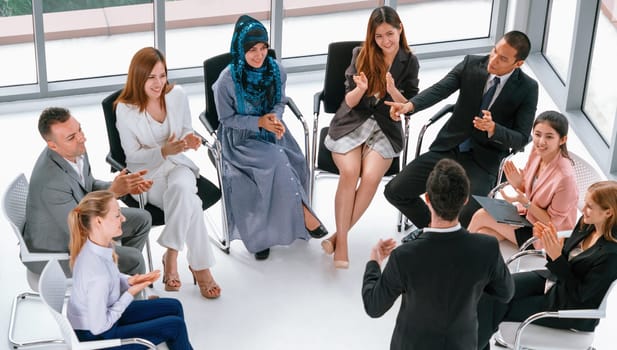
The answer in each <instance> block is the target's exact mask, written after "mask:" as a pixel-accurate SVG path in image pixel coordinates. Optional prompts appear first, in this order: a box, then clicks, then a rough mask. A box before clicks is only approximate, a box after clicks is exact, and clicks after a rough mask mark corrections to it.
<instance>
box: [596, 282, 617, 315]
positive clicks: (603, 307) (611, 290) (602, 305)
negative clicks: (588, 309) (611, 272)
mask: <svg viewBox="0 0 617 350" xmlns="http://www.w3.org/2000/svg"><path fill="white" fill-rule="evenodd" d="M616 286H617V280H614V281H613V283H611V285H610V286H609V287H608V290H607V291H606V294H604V298H603V299H602V302H601V303H600V306H598V310H601V311H603V312H605V313H606V307H607V305H608V299H610V296H611V293H614V292H615V291H616V290H617V289H615V287H616Z"/></svg>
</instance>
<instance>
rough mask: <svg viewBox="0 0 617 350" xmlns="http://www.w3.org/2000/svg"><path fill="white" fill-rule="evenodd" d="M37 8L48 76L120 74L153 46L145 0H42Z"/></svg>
mask: <svg viewBox="0 0 617 350" xmlns="http://www.w3.org/2000/svg"><path fill="white" fill-rule="evenodd" d="M43 13H44V15H43V21H44V28H45V39H46V42H45V45H46V46H45V49H46V54H47V74H48V80H49V81H59V80H69V79H78V78H90V77H97V76H107V75H117V74H126V72H127V70H128V66H129V63H130V61H131V58H132V57H133V54H135V52H137V50H139V49H140V48H142V47H145V46H153V45H154V32H153V28H154V22H153V13H154V11H153V7H152V1H151V0H106V1H61V0H57V1H52V0H46V1H43ZM68 53H70V54H68Z"/></svg>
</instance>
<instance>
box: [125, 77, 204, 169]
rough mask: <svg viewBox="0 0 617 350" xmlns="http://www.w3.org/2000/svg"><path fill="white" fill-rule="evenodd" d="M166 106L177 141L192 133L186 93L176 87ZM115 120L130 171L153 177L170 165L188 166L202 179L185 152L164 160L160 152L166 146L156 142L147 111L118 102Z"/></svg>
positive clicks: (171, 129)
mask: <svg viewBox="0 0 617 350" xmlns="http://www.w3.org/2000/svg"><path fill="white" fill-rule="evenodd" d="M165 104H166V107H167V117H166V118H167V119H168V120H169V128H170V132H171V133H174V134H175V135H176V138H178V139H180V138H183V137H184V136H186V135H187V134H189V133H192V132H193V126H192V124H191V112H190V110H189V101H188V98H187V97H186V94H185V93H184V90H183V89H182V88H181V87H180V86H178V85H175V86H174V87H173V89H172V90H171V91H169V93H167V95H165ZM116 117H117V119H116V128H117V129H118V132H119V134H120V143H121V144H122V148H123V149H124V153H125V154H126V164H127V168H128V169H129V170H130V171H139V170H142V169H148V174H146V176H145V178H153V177H156V176H157V173H159V169H164V167H168V166H169V165H170V162H171V163H173V164H176V165H184V166H186V167H187V168H189V169H191V170H192V171H193V173H194V174H195V177H196V178H197V177H199V168H198V167H197V165H195V163H193V161H192V160H190V159H189V158H188V157H187V156H186V155H184V154H183V153H178V154H174V155H171V156H168V157H167V159H165V158H163V154H162V153H161V147H162V146H163V145H161V144H159V143H157V142H156V140H155V138H154V135H153V134H152V130H151V129H150V126H149V123H148V120H147V116H146V112H145V111H144V112H139V108H138V107H137V106H135V105H127V104H125V103H118V105H117V107H116ZM170 135H171V134H170ZM159 176H160V175H159Z"/></svg>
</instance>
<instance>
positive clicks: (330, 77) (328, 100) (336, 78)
mask: <svg viewBox="0 0 617 350" xmlns="http://www.w3.org/2000/svg"><path fill="white" fill-rule="evenodd" d="M361 45H362V41H339V42H334V43H330V45H328V57H327V59H326V77H325V79H324V88H323V92H322V94H323V95H322V99H323V106H324V111H325V112H326V113H335V112H336V110H337V109H338V108H339V107H340V106H341V102H343V99H344V98H345V70H347V67H349V64H350V63H351V56H352V52H353V49H354V48H355V47H358V46H361Z"/></svg>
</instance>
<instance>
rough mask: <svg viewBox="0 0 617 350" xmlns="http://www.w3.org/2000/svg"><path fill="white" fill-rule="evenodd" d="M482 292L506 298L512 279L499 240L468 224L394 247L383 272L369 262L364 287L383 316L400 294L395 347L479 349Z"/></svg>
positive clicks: (372, 309) (374, 312)
mask: <svg viewBox="0 0 617 350" xmlns="http://www.w3.org/2000/svg"><path fill="white" fill-rule="evenodd" d="M483 293H487V294H489V295H492V296H494V297H495V298H497V300H501V301H502V302H507V301H509V300H510V299H511V298H512V296H513V295H514V282H513V281H512V277H511V276H510V272H509V271H508V268H507V267H506V265H505V263H504V261H503V258H502V257H501V252H500V251H499V243H498V242H497V240H496V239H495V238H494V237H490V236H487V235H481V234H470V233H469V232H468V231H467V230H465V229H460V230H458V231H454V232H430V231H428V232H424V233H423V234H422V235H421V236H420V237H419V238H418V239H416V240H414V241H411V242H408V243H404V244H403V245H401V246H399V247H398V248H396V249H395V250H394V251H392V253H391V255H390V258H389V260H388V263H387V264H386V267H385V268H384V271H383V274H382V272H381V270H380V268H379V265H378V264H377V262H375V261H369V262H368V263H367V265H366V271H365V273H364V284H363V286H362V298H363V301H364V308H365V310H366V312H367V314H368V315H369V316H371V317H379V316H381V315H383V314H384V313H385V312H386V311H388V310H389V309H390V307H392V304H393V303H394V301H395V300H396V299H397V298H398V297H399V295H400V296H402V300H401V308H400V310H399V313H398V317H397V319H396V326H395V328H394V333H393V335H392V341H391V344H390V349H392V350H403V349H408V350H411V349H431V350H459V349H460V350H469V349H476V348H477V336H478V330H477V327H478V317H477V305H478V301H479V300H480V297H481V296H482V294H483Z"/></svg>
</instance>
